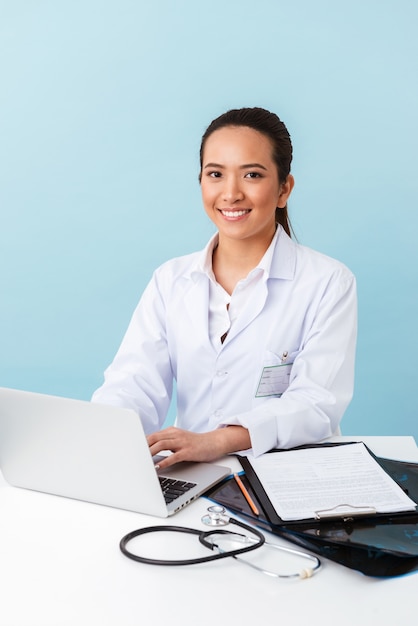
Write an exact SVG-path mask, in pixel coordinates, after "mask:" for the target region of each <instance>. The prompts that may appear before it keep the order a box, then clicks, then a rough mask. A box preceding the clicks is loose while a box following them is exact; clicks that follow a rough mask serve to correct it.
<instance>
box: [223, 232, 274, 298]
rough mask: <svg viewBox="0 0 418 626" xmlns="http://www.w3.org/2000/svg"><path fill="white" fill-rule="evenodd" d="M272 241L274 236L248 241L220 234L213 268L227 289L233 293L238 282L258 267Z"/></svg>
mask: <svg viewBox="0 0 418 626" xmlns="http://www.w3.org/2000/svg"><path fill="white" fill-rule="evenodd" d="M273 236H274V235H273ZM271 241H272V237H270V238H268V239H264V240H256V241H248V240H237V239H233V240H231V239H228V238H223V237H222V236H221V235H219V243H218V246H217V247H216V248H215V250H214V251H213V257H212V269H213V273H214V275H215V278H216V280H217V282H218V283H219V284H220V285H222V287H223V288H224V289H225V291H227V292H228V293H229V294H231V293H232V292H233V290H234V289H235V286H236V284H237V283H238V282H239V281H240V280H242V279H243V278H246V276H248V274H249V273H250V272H251V270H252V269H254V268H255V267H257V265H258V263H259V262H260V261H261V259H262V258H263V256H264V254H265V253H266V250H267V249H268V247H269V245H270V243H271Z"/></svg>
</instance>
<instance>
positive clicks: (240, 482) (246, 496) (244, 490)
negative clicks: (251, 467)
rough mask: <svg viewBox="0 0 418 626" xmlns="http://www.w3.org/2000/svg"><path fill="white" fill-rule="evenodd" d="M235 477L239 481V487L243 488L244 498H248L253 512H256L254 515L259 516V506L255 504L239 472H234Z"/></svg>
mask: <svg viewBox="0 0 418 626" xmlns="http://www.w3.org/2000/svg"><path fill="white" fill-rule="evenodd" d="M234 478H235V480H236V482H237V485H238V487H239V488H240V489H241V492H242V495H243V496H244V498H245V499H246V500H247V502H248V504H249V505H250V508H251V510H252V512H253V513H254V515H257V517H258V516H259V515H260V512H259V510H258V509H257V507H256V506H255V504H254V502H253V499H252V498H251V496H250V494H249V493H248V490H247V489H246V488H245V485H244V483H243V482H242V480H241V478H240V477H239V476H238V474H234Z"/></svg>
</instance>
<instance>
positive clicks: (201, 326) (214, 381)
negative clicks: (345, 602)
mask: <svg viewBox="0 0 418 626" xmlns="http://www.w3.org/2000/svg"><path fill="white" fill-rule="evenodd" d="M200 160H201V172H200V183H201V190H202V199H203V205H204V208H205V211H206V213H207V215H208V216H209V218H210V219H211V220H212V221H213V223H214V224H215V226H216V229H217V233H216V235H214V237H213V238H212V239H211V240H210V241H209V243H208V244H207V246H206V248H205V249H204V250H203V251H201V252H197V253H194V254H191V255H187V256H184V257H180V258H176V259H173V260H171V261H169V262H167V263H165V264H164V265H162V266H161V267H160V268H158V269H157V270H156V272H155V273H154V276H153V278H152V280H151V282H150V283H149V285H148V286H147V288H146V290H145V292H144V294H143V296H142V298H141V300H140V302H139V304H138V306H137V308H136V310H135V312H134V314H133V317H132V320H131V322H130V325H129V327H128V330H127V332H126V335H125V337H124V339H123V341H122V344H121V346H120V348H119V351H118V352H117V354H116V356H115V359H114V361H113V363H112V364H111V365H110V367H108V369H107V370H106V372H105V381H104V384H103V385H102V387H100V388H99V389H98V390H97V391H96V392H95V393H94V395H93V401H95V402H101V403H109V404H115V405H118V406H124V407H129V408H133V409H135V410H136V411H137V412H138V413H139V415H140V417H141V420H142V421H143V424H144V428H145V430H146V432H147V433H148V443H149V446H150V450H151V453H152V454H157V453H158V452H161V451H162V450H171V451H172V452H173V454H172V455H170V456H169V457H167V459H165V460H164V461H162V462H161V463H160V467H161V468H163V467H167V466H168V465H170V464H172V463H175V462H177V461H182V460H193V461H211V460H214V459H216V458H218V457H220V456H223V455H225V454H227V453H230V452H235V451H239V450H245V449H249V448H251V449H252V452H253V453H254V454H255V455H258V454H261V453H263V452H266V451H267V450H269V449H271V448H273V447H281V448H287V447H292V446H296V445H300V444H304V443H309V442H314V441H319V440H321V439H323V438H325V437H329V436H331V435H332V434H334V433H335V432H336V431H338V428H339V423H340V420H341V418H342V415H343V413H344V411H345V409H346V407H347V405H348V404H349V402H350V400H351V397H352V392H353V380H354V359H355V343H356V326H357V302H356V286H355V279H354V277H353V275H352V273H351V272H350V271H349V270H348V269H347V268H346V267H345V266H344V265H342V264H341V263H339V262H338V261H335V260H333V259H330V258H329V257H326V256H324V255H322V254H320V253H318V252H315V251H313V250H310V249H308V248H306V247H304V246H301V245H299V244H297V243H295V242H294V241H293V240H292V239H291V237H290V235H291V229H290V226H289V222H288V216H287V201H288V199H289V196H290V194H291V192H292V189H293V185H294V180H293V176H292V175H291V173H290V164H291V161H292V145H291V141H290V137H289V134H288V132H287V129H286V127H285V126H284V124H283V123H282V122H281V121H280V120H279V118H278V117H277V116H276V115H274V114H273V113H270V112H269V111H266V110H264V109H260V108H249V109H237V110H232V111H228V112H227V113H225V114H224V115H221V116H220V117H219V118H217V119H216V120H214V121H213V122H212V123H211V124H210V126H209V127H208V129H207V130H206V132H205V134H204V135H203V138H202V144H201V150H200ZM174 379H175V380H176V383H177V421H176V427H169V428H166V429H162V430H161V427H162V425H163V423H164V420H165V417H166V414H167V411H168V408H169V405H170V400H171V394H172V387H173V380H174Z"/></svg>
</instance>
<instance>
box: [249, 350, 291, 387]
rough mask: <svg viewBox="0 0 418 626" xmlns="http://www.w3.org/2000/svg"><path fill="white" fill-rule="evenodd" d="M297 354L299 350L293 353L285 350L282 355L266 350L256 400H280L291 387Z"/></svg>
mask: <svg viewBox="0 0 418 626" xmlns="http://www.w3.org/2000/svg"><path fill="white" fill-rule="evenodd" d="M297 354H298V352H297V350H293V351H292V352H289V351H288V350H283V352H282V353H281V355H280V354H276V353H275V352H271V351H270V350H266V352H265V354H264V360H263V367H262V371H261V375H260V378H259V380H258V384H257V389H256V393H255V397H256V398H267V397H271V396H273V397H276V398H280V396H281V395H282V394H283V393H284V392H285V391H286V389H287V388H288V386H289V381H290V372H291V371H292V365H293V361H294V360H295V358H296V356H297Z"/></svg>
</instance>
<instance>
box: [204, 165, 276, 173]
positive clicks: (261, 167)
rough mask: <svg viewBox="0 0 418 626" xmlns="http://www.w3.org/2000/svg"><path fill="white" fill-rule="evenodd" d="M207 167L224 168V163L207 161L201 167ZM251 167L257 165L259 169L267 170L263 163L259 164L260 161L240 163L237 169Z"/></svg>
mask: <svg viewBox="0 0 418 626" xmlns="http://www.w3.org/2000/svg"><path fill="white" fill-rule="evenodd" d="M208 167H216V168H218V169H224V168H225V165H221V164H220V163H207V164H206V165H205V166H204V168H203V169H206V168H208ZM252 167H258V168H259V169H261V170H265V171H267V168H266V167H265V166H264V165H261V163H245V164H244V165H240V167H239V169H240V170H246V169H249V168H252Z"/></svg>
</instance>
